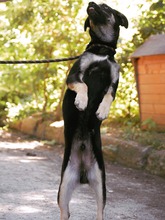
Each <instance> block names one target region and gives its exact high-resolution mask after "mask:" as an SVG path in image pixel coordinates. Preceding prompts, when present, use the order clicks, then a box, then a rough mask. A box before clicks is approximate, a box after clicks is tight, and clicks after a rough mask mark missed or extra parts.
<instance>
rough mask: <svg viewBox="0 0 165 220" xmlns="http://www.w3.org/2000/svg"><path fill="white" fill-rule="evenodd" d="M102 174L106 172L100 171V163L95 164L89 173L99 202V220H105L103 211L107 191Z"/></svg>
mask: <svg viewBox="0 0 165 220" xmlns="http://www.w3.org/2000/svg"><path fill="white" fill-rule="evenodd" d="M102 172H104V170H103V171H102V170H100V168H99V166H98V163H97V162H95V164H93V165H92V167H91V169H90V171H89V173H88V180H89V185H90V186H91V188H92V189H93V190H94V192H95V195H96V200H97V218H96V219H97V220H103V210H104V206H105V200H106V189H105V182H104V180H103V176H102Z"/></svg>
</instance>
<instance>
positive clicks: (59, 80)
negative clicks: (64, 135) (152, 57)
mask: <svg viewBox="0 0 165 220" xmlns="http://www.w3.org/2000/svg"><path fill="white" fill-rule="evenodd" d="M81 5H82V0H78V1H71V0H69V1H67V2H66V1H64V0H63V1H59V0H57V1H53V0H51V1H49V2H47V1H42V0H33V1H30V0H24V1H23V0H22V1H17V0H14V1H12V2H8V3H6V5H5V7H4V9H3V11H2V18H3V19H2V20H3V23H1V24H0V29H1V35H0V46H1V54H0V59H1V60H9V59H10V60H19V59H26V60H27V59H33V60H35V59H49V58H59V57H70V56H75V55H77V54H80V53H81V51H82V50H83V49H84V45H86V42H85V40H84V33H83V28H82V31H81V32H77V29H78V28H80V27H81V26H82V27H83V20H80V15H79V10H80V8H81ZM77 17H79V19H77ZM75 45H76V47H75ZM75 48H76V50H75ZM70 65H71V62H67V63H66V62H65V63H64V62H63V63H53V64H52V63H51V64H40V65H38V64H37V65H6V66H2V68H1V72H0V90H1V91H0V94H1V96H2V90H3V91H4V90H5V96H6V103H7V105H10V107H11V106H12V105H13V106H16V105H18V103H22V106H21V108H22V109H24V108H26V112H27V113H29V114H31V113H32V112H33V111H36V110H37V111H43V112H46V111H53V110H54V109H55V108H56V106H57V105H58V102H59V99H60V94H61V88H62V87H63V82H64V80H65V77H66V73H67V72H68V69H70ZM6 94H7V95H6ZM19 105H20V104H19Z"/></svg>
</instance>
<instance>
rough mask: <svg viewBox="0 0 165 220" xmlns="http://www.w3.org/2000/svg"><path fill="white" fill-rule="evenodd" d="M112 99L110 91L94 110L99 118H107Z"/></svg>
mask: <svg viewBox="0 0 165 220" xmlns="http://www.w3.org/2000/svg"><path fill="white" fill-rule="evenodd" d="M112 101H113V97H112V95H111V94H110V93H107V94H105V96H104V98H103V100H102V102H101V103H100V105H99V107H98V109H97V112H96V115H97V117H98V119H99V120H104V119H105V118H107V116H108V113H109V109H110V106H111V103H112Z"/></svg>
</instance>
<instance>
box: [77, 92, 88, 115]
mask: <svg viewBox="0 0 165 220" xmlns="http://www.w3.org/2000/svg"><path fill="white" fill-rule="evenodd" d="M74 104H75V106H76V108H78V110H80V111H83V110H85V109H86V107H87V104H88V96H87V94H86V93H80V92H79V93H77V95H76V98H75V102H74Z"/></svg>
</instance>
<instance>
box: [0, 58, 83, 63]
mask: <svg viewBox="0 0 165 220" xmlns="http://www.w3.org/2000/svg"><path fill="white" fill-rule="evenodd" d="M79 57H80V56H74V57H68V58H59V59H45V60H0V64H35V63H58V62H62V61H69V60H75V59H78V58H79Z"/></svg>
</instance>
